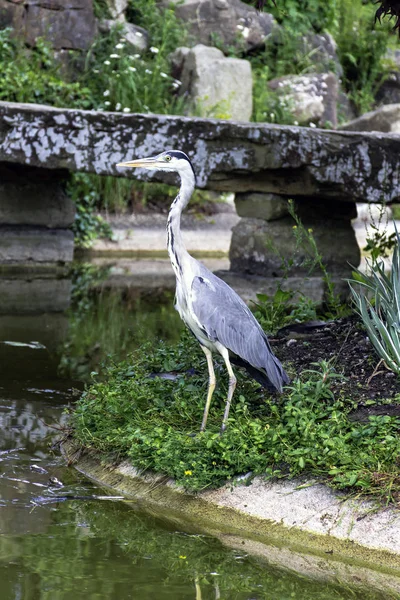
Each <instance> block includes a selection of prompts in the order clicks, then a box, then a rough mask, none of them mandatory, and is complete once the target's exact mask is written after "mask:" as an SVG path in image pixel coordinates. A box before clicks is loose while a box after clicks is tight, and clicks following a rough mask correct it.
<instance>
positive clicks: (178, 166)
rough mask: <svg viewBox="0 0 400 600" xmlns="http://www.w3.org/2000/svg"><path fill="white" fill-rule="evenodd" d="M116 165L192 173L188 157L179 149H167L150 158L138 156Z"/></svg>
mask: <svg viewBox="0 0 400 600" xmlns="http://www.w3.org/2000/svg"><path fill="white" fill-rule="evenodd" d="M117 167H130V168H135V167H140V168H141V169H153V170H155V171H174V172H177V173H180V174H181V175H183V174H185V173H188V172H192V173H193V175H194V169H193V165H192V163H191V162H190V159H189V157H188V156H187V155H186V154H185V153H184V152H181V151H180V150H167V151H166V152H161V154H157V156H151V157H150V158H138V159H137V160H130V161H128V162H123V163H118V164H117Z"/></svg>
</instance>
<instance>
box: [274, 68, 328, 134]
mask: <svg viewBox="0 0 400 600" xmlns="http://www.w3.org/2000/svg"><path fill="white" fill-rule="evenodd" d="M268 86H269V88H270V89H271V90H275V91H276V92H277V93H278V94H279V95H280V97H281V100H282V102H283V103H284V104H285V106H286V109H287V110H288V111H289V112H291V113H292V115H293V116H294V117H295V118H296V120H297V121H298V122H299V123H301V124H309V123H314V124H315V125H319V126H321V127H324V126H327V125H329V126H330V127H331V128H332V127H336V124H337V100H338V90H339V82H338V79H337V77H336V75H335V74H334V73H310V74H308V75H286V76H284V77H278V78H276V79H272V80H271V81H269V82H268Z"/></svg>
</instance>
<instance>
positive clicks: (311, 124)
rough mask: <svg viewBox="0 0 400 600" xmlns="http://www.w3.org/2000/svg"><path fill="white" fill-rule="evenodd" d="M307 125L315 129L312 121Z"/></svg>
mask: <svg viewBox="0 0 400 600" xmlns="http://www.w3.org/2000/svg"><path fill="white" fill-rule="evenodd" d="M309 125H310V127H311V128H312V129H315V128H316V124H315V123H313V122H312V121H310V123H309Z"/></svg>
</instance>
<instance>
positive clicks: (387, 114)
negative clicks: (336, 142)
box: [339, 103, 400, 133]
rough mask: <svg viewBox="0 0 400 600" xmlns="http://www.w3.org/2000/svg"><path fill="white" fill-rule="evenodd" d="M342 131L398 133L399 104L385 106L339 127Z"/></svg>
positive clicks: (399, 122)
mask: <svg viewBox="0 0 400 600" xmlns="http://www.w3.org/2000/svg"><path fill="white" fill-rule="evenodd" d="M339 129H343V130H344V131H382V132H384V133H400V103H399V104H387V105H385V106H381V107H380V108H377V109H376V110H373V111H371V112H368V113H365V114H364V115H361V117H358V119H354V120H353V121H350V122H349V123H345V124H344V125H341V126H340V127H339Z"/></svg>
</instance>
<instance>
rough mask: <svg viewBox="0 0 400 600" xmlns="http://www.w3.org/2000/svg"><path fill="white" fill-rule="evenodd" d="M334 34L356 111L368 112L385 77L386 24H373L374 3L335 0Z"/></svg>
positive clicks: (345, 86) (386, 71)
mask: <svg viewBox="0 0 400 600" xmlns="http://www.w3.org/2000/svg"><path fill="white" fill-rule="evenodd" d="M337 2H338V28H337V31H336V32H335V38H336V42H337V45H338V54H339V59H340V62H341V64H342V66H343V71H344V76H343V85H344V88H345V91H346V92H348V94H349V96H350V98H351V99H352V100H353V102H354V104H355V105H356V108H357V110H358V111H359V113H361V114H362V113H364V112H367V111H368V110H370V109H371V107H372V104H373V102H374V96H375V93H376V91H377V89H378V87H379V85H380V84H381V83H382V81H383V80H384V79H385V77H387V74H388V68H387V65H386V66H385V64H384V61H383V58H384V56H385V54H386V51H387V47H388V44H389V31H388V30H389V28H390V25H389V24H385V25H384V26H381V25H377V26H376V27H375V24H374V19H375V12H376V6H374V4H373V3H363V2H361V0H358V1H354V0H337Z"/></svg>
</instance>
